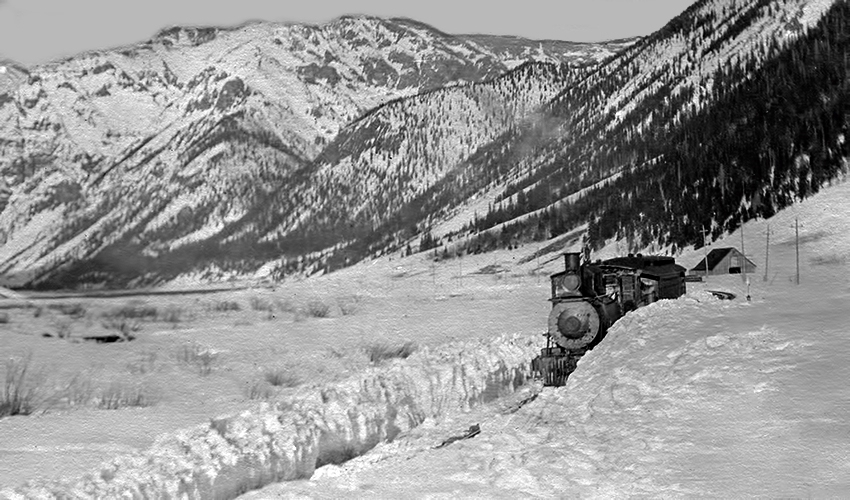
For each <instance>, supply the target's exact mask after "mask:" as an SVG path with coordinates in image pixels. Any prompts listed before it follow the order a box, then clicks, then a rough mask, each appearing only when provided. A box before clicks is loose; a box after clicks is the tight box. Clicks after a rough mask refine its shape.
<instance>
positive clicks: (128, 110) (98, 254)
mask: <svg viewBox="0 0 850 500" xmlns="http://www.w3.org/2000/svg"><path fill="white" fill-rule="evenodd" d="M628 43H630V42H629V41H625V42H622V43H613V44H607V45H606V44H599V45H576V44H560V43H558V42H534V41H529V40H519V39H510V40H508V41H502V40H501V39H500V38H499V37H474V36H468V37H464V36H459V37H458V36H451V35H447V34H444V33H441V32H439V31H437V30H435V29H433V28H431V27H430V26H427V25H424V24H421V23H415V22H412V21H409V20H405V19H395V20H383V19H378V18H373V17H363V16H361V17H343V18H340V19H338V20H336V21H334V22H331V23H328V24H326V25H321V26H309V25H290V24H275V23H250V24H246V25H244V26H240V27H237V28H231V29H223V28H182V27H175V28H171V29H167V30H163V31H162V32H160V33H158V34H157V35H156V36H155V37H153V38H152V39H151V40H149V41H147V42H144V43H141V44H137V45H133V46H128V47H122V48H117V49H111V50H103V51H94V52H89V53H85V54H81V55H79V56H75V57H72V58H68V59H65V60H61V61H56V62H53V63H50V64H46V65H43V66H38V67H35V68H32V69H30V71H29V75H28V77H27V79H26V81H24V82H20V81H18V80H20V78H19V76H20V75H23V74H24V73H23V72H20V71H18V70H15V71H14V73H13V72H12V71H7V75H10V76H11V75H15V82H16V85H17V87H15V86H13V85H11V83H9V84H8V85H6V84H5V83H4V86H5V87H8V89H9V90H7V92H6V93H4V94H2V95H4V96H5V97H3V98H2V100H0V178H2V179H3V180H4V181H5V183H6V185H7V186H8V188H5V189H4V191H5V192H8V191H11V193H10V194H9V195H8V196H9V201H10V202H11V203H9V206H8V207H7V209H6V210H3V211H2V213H0V244H2V247H0V272H2V273H4V274H5V275H6V278H7V279H11V281H12V282H17V283H22V282H28V281H31V280H32V279H34V278H37V277H39V276H47V275H49V274H51V272H52V271H53V270H56V269H57V268H58V267H59V266H61V265H63V264H64V263H66V262H76V261H79V260H83V259H94V260H95V262H96V263H93V264H92V265H91V266H89V267H90V268H98V269H101V271H104V273H105V274H104V275H103V276H106V275H109V276H113V275H115V274H116V273H117V274H120V275H122V276H124V277H139V274H140V272H141V270H140V269H139V268H138V267H133V268H132V269H127V268H125V266H126V264H127V262H131V261H132V259H128V258H127V257H130V256H132V255H137V256H147V257H150V258H156V257H157V256H158V255H159V254H160V253H161V252H162V250H169V249H173V248H175V247H180V246H181V245H183V244H185V243H187V242H195V241H204V240H205V239H206V238H208V237H209V236H210V235H214V234H221V233H222V232H223V231H225V230H226V228H227V227H228V226H229V224H231V223H232V222H234V221H236V220H239V219H240V218H242V217H244V216H245V215H246V214H247V213H249V212H251V211H256V210H262V206H264V204H265V200H266V199H267V198H268V197H269V196H270V195H271V194H272V193H276V194H277V195H279V196H284V197H285V196H287V190H286V185H287V183H288V182H289V176H290V174H291V173H292V172H293V171H294V170H297V169H299V168H301V167H303V166H304V165H306V164H307V163H308V162H309V161H311V160H312V159H313V158H315V157H316V156H317V154H318V153H319V152H320V151H321V149H322V147H323V145H325V144H326V143H327V142H329V141H330V140H332V139H333V138H335V137H336V135H337V133H338V131H339V130H340V128H341V127H343V126H345V125H346V124H348V123H350V122H351V121H353V120H355V119H356V118H358V117H359V116H361V115H362V114H364V113H365V112H367V111H368V110H370V109H373V108H375V107H376V106H379V105H381V104H383V103H386V102H388V101H391V100H393V99H397V98H400V97H404V96H411V95H416V94H419V93H421V92H427V91H430V90H434V89H438V88H442V87H445V86H451V85H461V84H466V83H472V82H479V81H483V80H487V79H491V78H494V77H496V76H498V75H500V74H502V73H504V72H505V71H507V70H509V69H510V68H512V67H514V66H516V65H518V64H520V63H521V62H522V60H523V58H526V57H527V58H529V59H541V60H546V61H561V62H572V63H580V62H584V61H587V60H589V59H594V58H602V57H606V56H608V55H610V54H611V53H612V51H613V50H614V49H618V48H620V47H622V46H625V45H628ZM532 49H533V50H532ZM9 67H10V68H16V66H15V67H13V66H9ZM4 82H5V80H4ZM10 82H11V80H10ZM116 244H117V245H118V247H120V249H115V248H114V247H116ZM129 246H132V247H133V248H132V249H130V248H129ZM184 265H185V262H183V263H176V264H173V267H174V268H175V270H176V271H179V270H180V269H182V268H183V266H184ZM104 266H106V268H104ZM10 277H12V278H13V279H12V278H10ZM99 279H100V278H95V280H99ZM74 280H76V278H75V277H72V278H71V281H74Z"/></svg>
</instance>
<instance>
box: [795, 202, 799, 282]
mask: <svg viewBox="0 0 850 500" xmlns="http://www.w3.org/2000/svg"><path fill="white" fill-rule="evenodd" d="M794 247H795V248H796V250H797V284H798V285H799V284H800V219H799V218H797V217H795V218H794Z"/></svg>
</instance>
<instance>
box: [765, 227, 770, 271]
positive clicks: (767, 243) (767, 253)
mask: <svg viewBox="0 0 850 500" xmlns="http://www.w3.org/2000/svg"><path fill="white" fill-rule="evenodd" d="M769 259H770V224H768V225H767V238H766V239H765V241H764V281H767V264H768V262H769Z"/></svg>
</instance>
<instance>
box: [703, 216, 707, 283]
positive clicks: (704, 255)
mask: <svg viewBox="0 0 850 500" xmlns="http://www.w3.org/2000/svg"><path fill="white" fill-rule="evenodd" d="M702 255H703V262H705V281H708V247H707V245H706V243H705V226H702Z"/></svg>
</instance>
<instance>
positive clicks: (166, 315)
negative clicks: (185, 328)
mask: <svg viewBox="0 0 850 500" xmlns="http://www.w3.org/2000/svg"><path fill="white" fill-rule="evenodd" d="M185 319H186V310H185V309H183V308H182V307H177V306H168V307H166V308H165V310H164V311H162V312H161V313H160V314H159V320H160V321H163V322H165V323H172V324H177V323H180V322H182V321H183V320H185Z"/></svg>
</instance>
